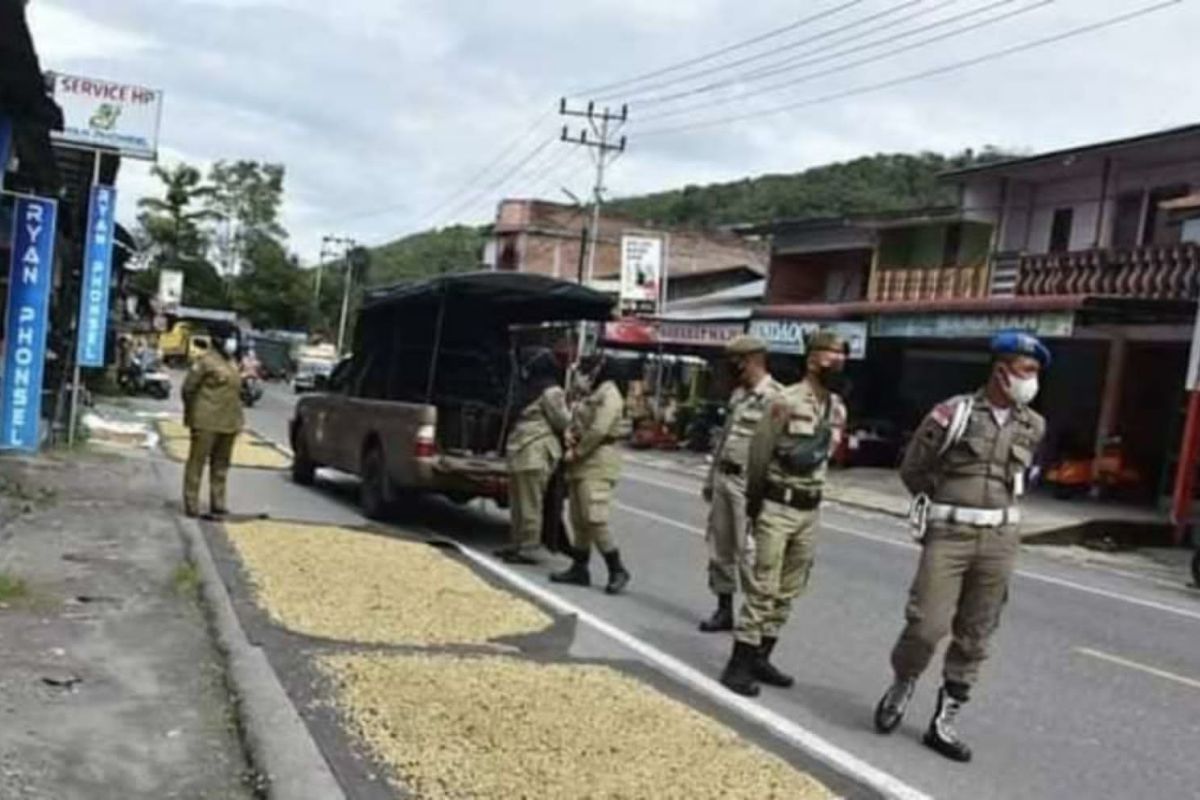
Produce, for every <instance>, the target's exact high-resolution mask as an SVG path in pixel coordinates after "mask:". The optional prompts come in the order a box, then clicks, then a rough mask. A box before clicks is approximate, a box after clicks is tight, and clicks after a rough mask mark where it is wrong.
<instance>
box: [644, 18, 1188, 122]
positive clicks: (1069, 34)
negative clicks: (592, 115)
mask: <svg viewBox="0 0 1200 800" xmlns="http://www.w3.org/2000/svg"><path fill="white" fill-rule="evenodd" d="M1182 2H1183V0H1165V2H1160V3H1155V4H1153V5H1150V6H1146V7H1144V8H1140V9H1138V10H1136V11H1130V12H1126V13H1124V14H1118V15H1116V16H1112V17H1108V18H1106V19H1103V20H1100V21H1099V22H1093V23H1089V24H1087V25H1081V26H1079V27H1077V28H1071V29H1069V30H1067V31H1064V32H1062V33H1058V34H1054V35H1053V36H1046V37H1042V38H1040V39H1034V40H1032V41H1029V42H1025V43H1023V44H1019V45H1014V46H1012V47H1006V48H1002V49H1000V50H993V51H991V52H989V53H985V54H983V55H981V56H976V57H974V58H969V59H964V60H962V61H956V62H953V63H950V64H944V65H942V66H940V67H934V68H933V69H928V70H923V71H921V72H915V73H911V74H909V75H904V76H902V77H899V78H893V79H891V80H887V81H881V82H879V83H872V84H867V85H864V86H858V87H855V88H853V89H847V90H844V91H840V92H835V93H832V94H828V95H823V96H820V97H814V98H810V99H807V100H801V101H799V102H794V103H786V104H784V105H780V106H774V107H772V108H765V109H760V110H758V111H751V112H747V113H744V114H733V115H729V116H725V117H717V118H714V119H708V120H700V121H697V122H692V123H687V124H684V125H675V126H671V127H666V128H653V129H650V130H646V131H638V135H639V136H663V135H666V134H671V133H681V132H684V131H689V130H699V129H702V128H712V127H716V126H719V125H726V124H728V123H730V122H739V121H741V120H745V119H752V118H754V117H761V116H768V115H773V114H780V113H783V112H785V111H794V110H796V109H799V108H807V107H810V106H815V105H821V104H825V103H832V102H835V101H837V100H843V99H845V98H847V97H855V96H858V95H863V94H869V93H871V92H877V91H879V90H881V89H888V88H891V87H893V86H900V85H903V84H906V83H913V82H915V81H919V80H923V79H925V78H930V77H934V76H937V75H944V74H946V73H950V72H955V71H958V70H961V69H966V68H968V67H973V66H976V65H978V64H982V63H985V62H988V61H995V60H998V59H1001V58H1005V57H1007V56H1010V55H1014V54H1016V53H1021V52H1024V51H1026V50H1033V49H1036V48H1038V47H1044V46H1046V45H1049V44H1055V43H1057V42H1061V41H1065V40H1067V39H1072V38H1075V37H1078V36H1083V35H1085V34H1088V33H1093V32H1095V31H1098V30H1102V29H1105V28H1111V27H1114V26H1117V25H1121V24H1123V23H1126V22H1130V21H1132V20H1134V19H1137V18H1139V17H1144V16H1148V15H1150V14H1153V13H1156V12H1158V11H1162V10H1164V9H1166V8H1169V7H1170V6H1175V5H1179V4H1180V3H1182Z"/></svg>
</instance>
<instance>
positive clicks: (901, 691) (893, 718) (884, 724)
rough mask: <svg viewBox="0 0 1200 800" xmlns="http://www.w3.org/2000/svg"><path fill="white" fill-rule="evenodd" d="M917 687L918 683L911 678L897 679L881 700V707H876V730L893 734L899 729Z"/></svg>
mask: <svg viewBox="0 0 1200 800" xmlns="http://www.w3.org/2000/svg"><path fill="white" fill-rule="evenodd" d="M916 686H917V682H916V681H914V680H912V679H910V678H896V681H895V683H893V684H892V685H891V688H889V689H888V690H887V691H886V692H885V693H884V695H883V697H881V698H880V699H879V705H877V706H875V730H877V731H879V732H880V733H891V732H892V731H894V730H896V728H897V727H899V725H900V720H902V719H904V712H905V711H907V710H908V701H910V700H912V696H913V689H915V688H916Z"/></svg>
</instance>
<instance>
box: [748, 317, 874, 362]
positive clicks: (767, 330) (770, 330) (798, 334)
mask: <svg viewBox="0 0 1200 800" xmlns="http://www.w3.org/2000/svg"><path fill="white" fill-rule="evenodd" d="M818 329H825V330H831V331H834V332H836V333H837V334H838V335H839V336H841V337H842V338H843V339H845V340H846V343H847V344H849V346H850V358H852V359H855V360H862V359H864V358H866V357H867V323H865V322H817V321H814V320H799V319H753V320H750V335H751V336H757V337H758V338H760V339H763V340H764V341H766V343H767V346H768V347H769V348H770V349H771V352H773V353H793V354H796V355H803V354H804V337H805V336H807V335H808V334H810V333H812V332H813V331H815V330H818Z"/></svg>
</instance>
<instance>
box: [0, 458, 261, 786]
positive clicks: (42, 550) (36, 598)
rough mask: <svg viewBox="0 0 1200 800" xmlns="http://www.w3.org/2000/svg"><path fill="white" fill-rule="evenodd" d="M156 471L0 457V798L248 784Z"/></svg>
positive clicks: (220, 671) (191, 576) (191, 578)
mask: <svg viewBox="0 0 1200 800" xmlns="http://www.w3.org/2000/svg"><path fill="white" fill-rule="evenodd" d="M155 470H156V464H155V462H154V461H153V460H152V459H150V458H148V457H147V454H146V452H145V451H144V450H139V449H137V448H129V449H127V451H126V453H125V454H124V455H123V456H121V457H115V456H111V455H105V454H103V453H98V452H95V451H94V450H92V449H86V450H83V449H81V450H79V451H74V452H51V453H48V454H45V455H42V456H38V457H36V458H25V457H19V456H13V455H6V456H3V457H0V520H2V521H3V523H2V524H0V578H2V579H3V580H2V581H0V584H2V588H3V592H2V594H3V597H0V640H2V641H3V642H4V647H2V648H0V797H4V798H56V799H62V800H72V799H74V798H78V799H79V800H85V799H86V800H104V799H106V798H113V800H116V799H117V798H122V799H123V798H131V797H163V798H165V797H206V798H220V799H221V800H225V799H229V800H241V798H246V799H247V800H248V798H251V797H254V796H255V789H256V787H255V785H254V784H255V779H254V777H253V773H252V772H251V770H250V769H249V765H248V763H247V761H246V758H245V756H244V753H243V750H242V747H241V743H240V741H239V737H238V732H237V727H236V723H235V715H234V709H233V706H232V704H231V702H230V698H229V695H228V693H227V691H226V688H225V670H224V666H223V664H222V661H221V658H220V657H219V654H218V653H217V651H216V649H215V648H214V647H213V644H212V641H211V639H210V636H209V631H208V626H207V624H206V621H205V619H204V615H203V613H202V611H201V606H200V603H199V599H198V596H197V576H196V573H195V571H194V569H193V568H192V567H191V565H190V564H189V563H188V561H187V559H186V557H185V552H184V546H183V541H182V539H181V538H180V534H179V528H178V525H177V523H176V517H175V514H173V513H171V512H169V511H168V510H167V509H165V508H164V506H163V501H162V495H161V489H160V483H159V479H158V477H157V474H156V471H155Z"/></svg>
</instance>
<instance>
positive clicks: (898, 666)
mask: <svg viewBox="0 0 1200 800" xmlns="http://www.w3.org/2000/svg"><path fill="white" fill-rule="evenodd" d="M991 350H992V371H991V375H990V376H989V378H988V382H987V384H986V385H985V386H984V387H983V388H982V389H980V390H979V391H977V392H976V393H975V394H974V395H962V396H959V397H954V398H951V399H950V400H947V401H945V402H944V403H942V404H940V405H938V406H936V407H935V408H934V409H933V411H931V412H930V413H929V416H927V417H926V418H925V420H924V421H923V422H922V423H921V425H920V427H919V428H918V429H917V432H916V433H915V434H914V435H913V439H912V443H911V444H910V445H909V447H908V450H907V452H906V453H905V454H904V461H903V463H902V464H901V466H900V477H901V478H902V479H903V480H904V484H905V486H907V487H908V490H909V491H910V492H912V493H913V494H914V495H915V496H916V497H917V501H916V505H915V506H914V508H917V509H923V510H922V511H921V513H920V515H919V516H921V517H923V518H924V521H925V522H926V523H927V524H925V525H924V526H923V527H924V530H920V527H919V529H918V535H919V536H921V538H922V542H923V550H922V553H921V561H920V564H919V566H918V567H917V574H916V577H915V578H913V583H912V588H911V589H910V590H909V595H908V605H907V607H906V609H905V617H906V619H907V621H908V624H907V625H906V626H905V628H904V631H903V632H902V633H901V634H900V639H899V641H897V642H896V646H895V648H894V649H893V650H892V670H893V672H894V673H895V681H894V683H893V684H892V687H891V688H890V689H888V691H887V693H885V694H884V696H883V698H882V699H881V700H880V701H879V705H878V706H877V707H876V709H875V727H876V728H877V729H878V730H879V731H880V732H881V733H891V732H892V731H894V730H895V729H896V727H897V726H898V725H899V724H900V720H901V719H902V718H903V717H904V712H905V710H906V709H907V707H908V702H909V700H910V699H911V698H912V694H913V689H914V687H915V686H916V682H917V679H918V678H919V677H920V676H921V673H922V672H924V671H925V668H926V667H927V666H928V665H929V661H930V659H932V657H933V653H934V650H936V649H937V646H938V643H939V642H940V641H941V640H942V639H943V638H945V636H946V634H947V633H950V634H952V636H953V638H952V640H951V642H950V647H949V649H948V650H947V651H946V657H945V662H944V664H943V668H942V677H943V683H942V687H941V689H939V690H938V702H937V710H936V711H935V712H934V715H933V719H932V720H931V721H930V723H929V728H928V730H927V731H926V732H925V738H924V742H925V744H926V745H927V746H928V747H930V748H932V749H933V750H936V751H937V752H938V753H941V754H942V755H944V756H946V757H947V758H951V759H954V760H955V761H970V760H971V749H970V748H969V747H968V746H967V745H966V743H964V742H963V741H962V739H960V738H959V736H958V732H957V730H956V729H955V726H954V721H955V718H956V717H957V716H958V714H959V712H960V710H961V708H962V705H963V703H965V702H967V698H968V696H969V694H970V690H971V686H972V685H973V684H974V683H975V680H976V678H977V677H978V675H979V668H980V666H981V665H982V663H983V661H984V659H986V658H987V654H988V653H987V650H988V640H989V639H990V638H991V636H992V633H993V632H994V631H995V630H996V626H997V625H998V624H999V622H1000V611H1001V609H1003V608H1004V602H1005V600H1006V599H1007V598H1008V579H1009V576H1010V575H1012V571H1013V567H1014V565H1015V563H1016V559H1017V551H1018V550H1019V549H1020V543H1021V542H1020V536H1019V535H1018V530H1017V527H1018V525H1019V523H1020V512H1019V510H1018V508H1017V501H1018V499H1019V498H1020V497H1021V494H1022V492H1023V491H1024V483H1025V473H1026V471H1027V470H1028V469H1029V467H1030V464H1031V463H1032V461H1033V454H1034V452H1035V451H1036V450H1037V447H1038V444H1039V443H1040V442H1041V440H1042V436H1043V434H1044V433H1045V430H1046V423H1045V420H1043V419H1042V417H1041V416H1040V415H1038V413H1037V412H1035V411H1033V410H1032V409H1031V408H1029V403H1031V402H1032V401H1033V398H1034V397H1035V396H1036V395H1037V390H1038V374H1039V373H1040V372H1041V370H1042V369H1043V368H1045V367H1047V366H1049V364H1050V351H1049V350H1047V349H1046V347H1045V345H1043V344H1042V343H1041V342H1039V341H1038V340H1037V339H1035V338H1034V337H1033V336H1030V335H1028V334H1024V333H1002V334H999V335H998V336H996V337H995V338H994V339H993V340H992V346H991Z"/></svg>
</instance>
